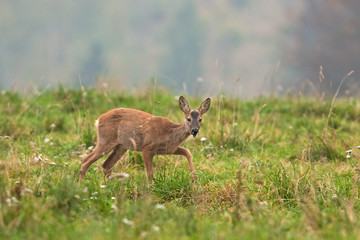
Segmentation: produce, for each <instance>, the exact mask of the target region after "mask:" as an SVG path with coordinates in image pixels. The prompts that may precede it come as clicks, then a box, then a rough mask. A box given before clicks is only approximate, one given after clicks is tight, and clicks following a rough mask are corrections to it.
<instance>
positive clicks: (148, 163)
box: [142, 150, 154, 185]
mask: <svg viewBox="0 0 360 240" xmlns="http://www.w3.org/2000/svg"><path fill="white" fill-rule="evenodd" d="M142 155H143V158H144V164H145V169H146V176H147V178H148V184H149V185H151V184H152V179H153V175H154V169H153V157H154V154H153V153H152V152H151V151H147V150H143V151H142Z"/></svg>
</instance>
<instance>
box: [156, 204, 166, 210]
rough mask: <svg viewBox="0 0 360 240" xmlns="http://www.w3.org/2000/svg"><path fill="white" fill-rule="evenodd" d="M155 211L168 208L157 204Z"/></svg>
mask: <svg viewBox="0 0 360 240" xmlns="http://www.w3.org/2000/svg"><path fill="white" fill-rule="evenodd" d="M155 209H161V210H166V207H165V206H164V205H162V204H156V205H155Z"/></svg>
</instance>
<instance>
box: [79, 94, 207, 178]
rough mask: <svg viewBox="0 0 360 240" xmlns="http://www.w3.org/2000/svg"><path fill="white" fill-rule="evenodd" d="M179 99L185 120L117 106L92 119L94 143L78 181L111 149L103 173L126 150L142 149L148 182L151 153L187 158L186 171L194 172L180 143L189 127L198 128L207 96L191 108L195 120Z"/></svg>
mask: <svg viewBox="0 0 360 240" xmlns="http://www.w3.org/2000/svg"><path fill="white" fill-rule="evenodd" d="M179 102H180V108H181V109H182V110H183V112H184V115H185V121H184V122H182V123H173V122H172V121H170V120H169V119H167V118H165V117H158V116H154V115H151V114H149V113H146V112H143V111H140V110H136V109H129V108H117V109H113V110H110V111H108V112H107V113H104V114H103V115H101V116H100V117H99V118H98V120H97V121H96V125H97V135H98V139H97V144H96V147H95V148H94V150H93V151H92V152H91V153H90V154H89V155H88V156H86V157H85V158H84V159H83V160H82V162H81V169H80V180H82V179H83V178H84V176H85V173H86V171H87V169H88V168H89V167H90V165H91V164H92V163H94V162H95V161H96V160H98V159H99V158H100V157H102V156H103V155H105V154H107V153H109V152H110V151H111V150H112V153H111V154H110V155H109V156H108V158H107V159H106V160H105V161H104V163H103V165H102V166H103V170H104V173H105V175H107V176H110V174H111V168H112V167H113V166H114V165H115V164H116V162H117V161H118V160H119V159H120V158H121V156H122V155H123V154H124V153H125V152H126V151H127V150H135V151H141V152H142V155H143V158H144V163H145V168H146V174H147V178H148V182H149V184H151V183H152V176H153V174H154V171H153V166H152V158H153V156H155V155H162V154H175V155H183V156H185V157H186V158H187V160H188V162H189V168H190V171H191V172H192V174H194V173H195V168H194V164H193V162H192V156H191V153H190V152H189V150H187V149H185V148H182V147H180V145H181V144H182V143H183V142H184V141H185V140H186V138H187V137H188V136H189V135H190V134H191V133H192V131H193V129H197V131H198V130H199V129H200V121H201V120H200V121H199V119H201V116H202V115H203V114H204V113H205V112H206V111H207V110H208V109H209V107H210V99H209V98H208V99H206V100H205V101H204V103H203V104H202V105H201V106H200V108H199V109H198V110H195V111H198V112H199V114H198V117H197V119H192V116H191V114H190V107H189V105H188V103H187V102H186V100H185V99H184V98H183V97H180V100H179ZM196 116H197V115H196ZM188 118H190V119H191V122H190V121H188ZM195 135H196V134H195Z"/></svg>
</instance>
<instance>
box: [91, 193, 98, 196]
mask: <svg viewBox="0 0 360 240" xmlns="http://www.w3.org/2000/svg"><path fill="white" fill-rule="evenodd" d="M98 194H99V193H98V192H93V193H92V194H91V195H93V196H94V195H98Z"/></svg>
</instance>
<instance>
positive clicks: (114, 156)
mask: <svg viewBox="0 0 360 240" xmlns="http://www.w3.org/2000/svg"><path fill="white" fill-rule="evenodd" d="M126 151H127V150H126V149H124V148H122V147H121V146H120V145H117V146H116V147H115V148H114V149H113V151H112V153H111V154H110V155H109V157H108V158H107V159H106V160H105V161H104V163H103V165H102V167H103V170H104V174H105V176H106V177H108V176H110V175H111V169H112V167H113V166H114V165H115V164H116V163H117V161H119V159H120V158H121V157H122V155H124V153H125V152H126Z"/></svg>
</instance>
